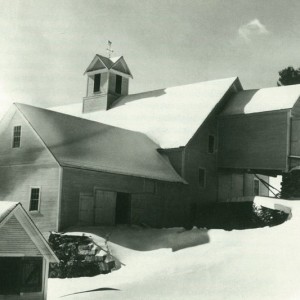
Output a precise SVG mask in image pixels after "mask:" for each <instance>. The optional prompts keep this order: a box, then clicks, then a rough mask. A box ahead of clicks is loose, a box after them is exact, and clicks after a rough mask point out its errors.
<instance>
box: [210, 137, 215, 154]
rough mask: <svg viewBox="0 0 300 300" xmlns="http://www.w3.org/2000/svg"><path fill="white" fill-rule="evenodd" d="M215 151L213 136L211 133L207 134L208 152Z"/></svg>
mask: <svg viewBox="0 0 300 300" xmlns="http://www.w3.org/2000/svg"><path fill="white" fill-rule="evenodd" d="M214 152H215V137H214V136H213V135H209V136H208V153H214Z"/></svg>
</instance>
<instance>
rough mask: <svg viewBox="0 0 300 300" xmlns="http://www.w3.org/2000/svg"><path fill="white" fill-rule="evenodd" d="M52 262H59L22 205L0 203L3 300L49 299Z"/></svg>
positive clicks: (0, 275) (0, 281) (0, 261)
mask: <svg viewBox="0 0 300 300" xmlns="http://www.w3.org/2000/svg"><path fill="white" fill-rule="evenodd" d="M50 262H59V261H58V258H57V257H56V256H55V254H54V252H53V251H52V250H51V248H50V246H49V245H48V243H47V241H46V240H45V238H44V237H43V235H42V234H41V232H40V231H39V230H38V228H37V227H36V226H35V224H34V223H33V221H32V220H31V219H30V217H29V215H28V214H27V213H26V211H25V210H24V208H23V207H22V205H21V204H20V203H19V202H8V201H1V202H0V270H1V272H0V298H1V299H2V297H4V299H9V300H10V299H14V300H17V299H24V300H25V299H26V300H27V299H28V300H29V299H30V300H37V299H47V280H48V269H49V263H50Z"/></svg>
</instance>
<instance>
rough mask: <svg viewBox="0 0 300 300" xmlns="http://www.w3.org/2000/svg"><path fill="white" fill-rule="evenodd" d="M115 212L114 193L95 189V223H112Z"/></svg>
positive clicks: (113, 222)
mask: <svg viewBox="0 0 300 300" xmlns="http://www.w3.org/2000/svg"><path fill="white" fill-rule="evenodd" d="M115 212H116V193H115V192H108V191H102V190H96V196H95V224H96V225H114V224H115Z"/></svg>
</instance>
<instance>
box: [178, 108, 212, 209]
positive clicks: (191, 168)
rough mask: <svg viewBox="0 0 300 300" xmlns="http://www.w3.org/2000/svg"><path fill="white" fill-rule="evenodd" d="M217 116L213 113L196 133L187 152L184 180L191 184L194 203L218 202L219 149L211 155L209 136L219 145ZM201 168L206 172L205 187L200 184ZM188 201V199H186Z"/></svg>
mask: <svg viewBox="0 0 300 300" xmlns="http://www.w3.org/2000/svg"><path fill="white" fill-rule="evenodd" d="M216 117H217V115H216V113H212V114H211V115H210V116H209V117H208V119H207V120H206V121H205V122H204V123H203V125H202V126H201V127H200V129H199V130H198V131H197V132H196V134H195V135H194V137H193V139H192V140H191V141H190V143H189V144H188V145H187V147H186V150H185V163H184V165H185V169H184V178H185V179H186V181H187V182H188V183H189V194H190V199H191V201H192V202H194V203H197V204H205V203H209V202H215V201H217V187H218V182H217V178H218V176H217V173H218V170H217V148H216V145H215V151H214V152H213V153H209V151H208V144H209V136H210V135H213V136H214V137H215V143H216V144H217V125H216V122H217V119H216ZM199 168H201V169H204V170H205V186H204V187H201V185H200V184H199ZM184 201H186V199H184Z"/></svg>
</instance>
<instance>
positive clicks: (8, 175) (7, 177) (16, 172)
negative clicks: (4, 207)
mask: <svg viewBox="0 0 300 300" xmlns="http://www.w3.org/2000/svg"><path fill="white" fill-rule="evenodd" d="M18 125H21V128H22V129H21V147H20V148H12V136H13V135H12V133H13V127H14V126H18ZM0 141H1V143H0V201H17V202H21V203H22V205H23V207H24V209H25V210H26V211H27V212H28V210H29V201H30V192H31V187H39V188H40V189H41V201H40V211H39V212H29V214H30V217H31V218H32V219H33V220H34V222H35V223H36V225H37V226H38V228H39V229H40V230H41V231H42V232H43V233H44V232H48V231H49V230H56V229H57V203H58V195H59V166H58V164H57V162H56V161H55V159H54V158H53V156H52V155H51V154H50V153H49V151H48V150H47V149H46V148H45V146H44V145H43V144H42V142H41V141H40V140H39V139H38V137H37V136H36V135H35V133H34V131H33V129H32V128H31V127H30V126H29V125H28V124H27V122H25V121H24V119H23V118H22V117H21V116H20V113H19V112H17V111H14V112H13V113H12V115H11V116H9V115H7V116H5V117H4V119H3V121H2V123H1V130H0Z"/></svg>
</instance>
